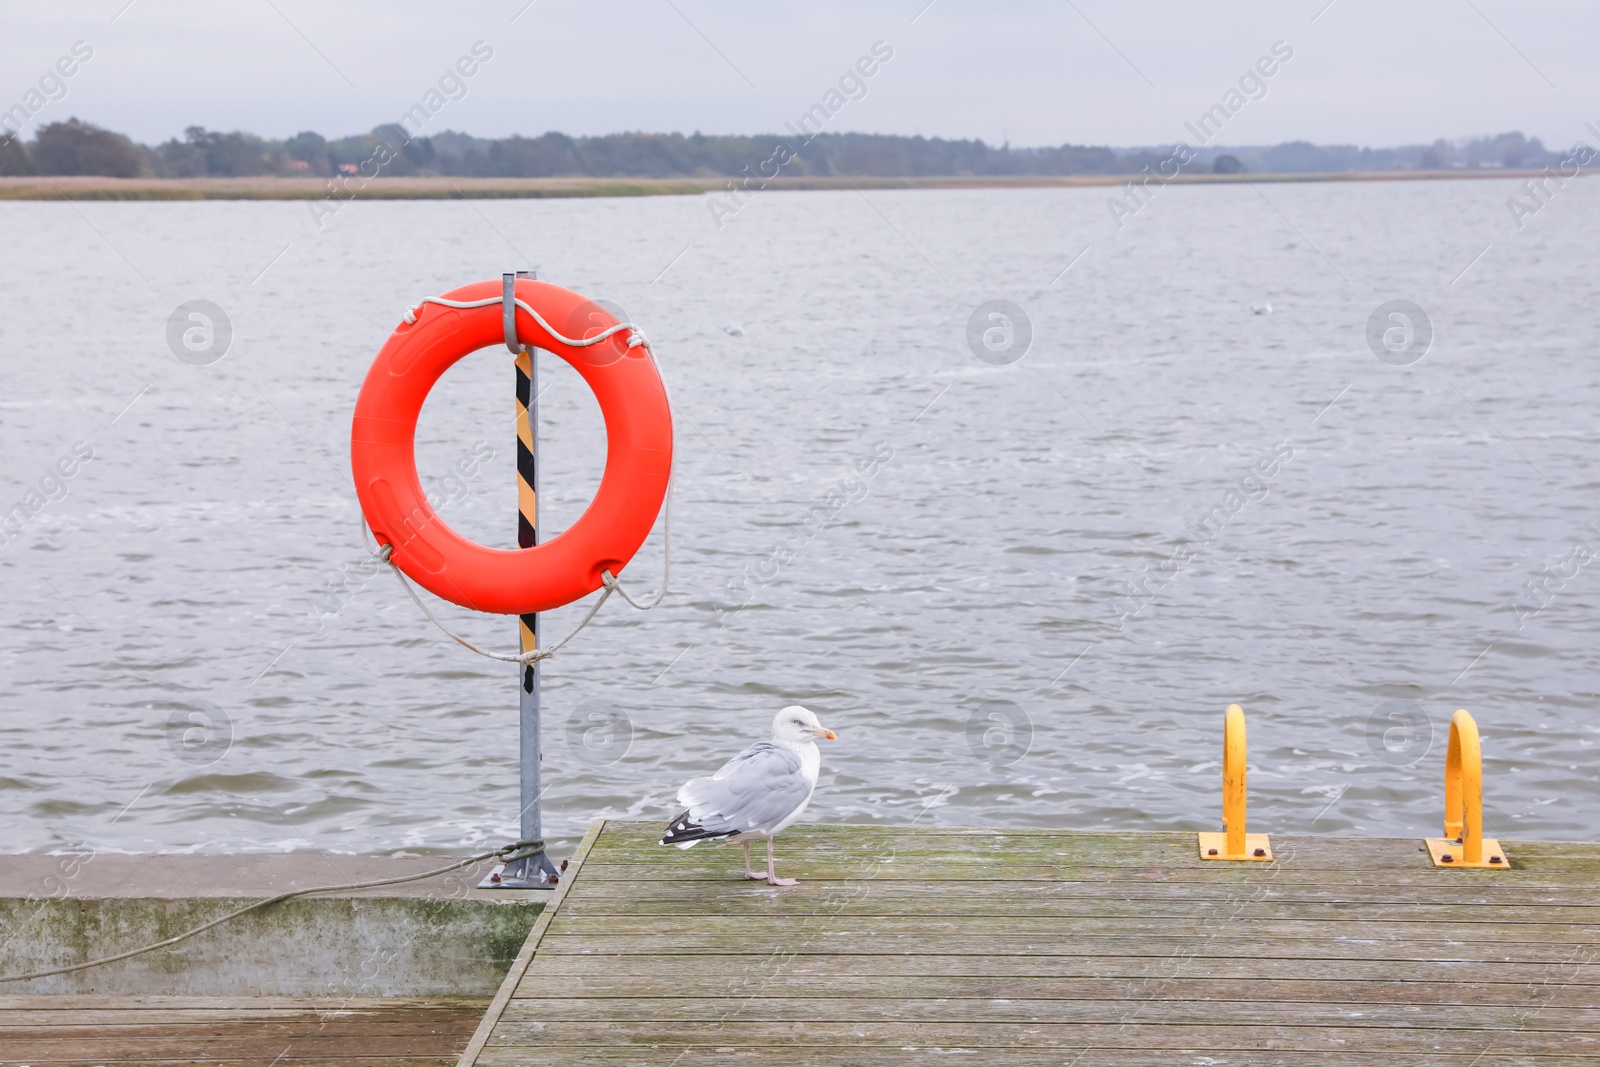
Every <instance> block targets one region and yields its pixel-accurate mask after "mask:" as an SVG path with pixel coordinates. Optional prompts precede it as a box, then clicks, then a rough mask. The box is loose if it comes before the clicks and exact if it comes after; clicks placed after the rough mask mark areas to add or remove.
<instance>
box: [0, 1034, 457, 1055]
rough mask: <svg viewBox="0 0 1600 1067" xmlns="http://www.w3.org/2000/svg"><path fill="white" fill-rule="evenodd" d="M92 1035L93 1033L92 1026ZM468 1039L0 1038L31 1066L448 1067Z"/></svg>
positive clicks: (7, 1049) (343, 1036)
mask: <svg viewBox="0 0 1600 1067" xmlns="http://www.w3.org/2000/svg"><path fill="white" fill-rule="evenodd" d="M85 1030H86V1031H91V1030H92V1028H89V1027H86V1028H85ZM464 1036H465V1035H464V1034H459V1033H442V1034H405V1035H402V1036H397V1037H386V1036H384V1035H382V1034H326V1033H319V1032H317V1030H316V1028H315V1026H312V1027H300V1028H297V1029H289V1030H284V1031H278V1030H273V1029H263V1028H258V1027H253V1026H248V1025H237V1026H226V1027H214V1028H203V1027H202V1028H196V1030H195V1032H193V1033H186V1032H184V1028H182V1027H176V1028H168V1029H167V1030H166V1032H165V1033H162V1034H159V1035H150V1036H146V1037H139V1038H130V1037H125V1036H124V1035H122V1034H114V1035H98V1034H94V1033H92V1032H85V1033H83V1034H81V1035H80V1036H79V1037H77V1038H71V1039H68V1038H59V1037H58V1038H48V1039H39V1038H32V1037H12V1036H10V1035H6V1036H5V1037H4V1038H3V1039H0V1042H3V1043H0V1048H3V1049H4V1050H5V1055H6V1056H8V1057H10V1058H12V1059H16V1060H20V1061H22V1062H23V1063H26V1064H36V1063H39V1062H43V1063H49V1062H51V1061H52V1060H57V1059H79V1060H89V1059H92V1060H99V1061H101V1062H102V1063H104V1062H105V1061H107V1060H121V1059H122V1058H124V1057H134V1058H138V1059H147V1060H163V1059H165V1060H177V1061H180V1062H192V1063H203V1062H205V1061H207V1060H210V1061H212V1062H215V1061H217V1060H221V1059H228V1058H232V1057H239V1056H260V1055H263V1054H268V1055H273V1054H277V1053H279V1052H283V1051H285V1050H286V1049H293V1050H295V1051H297V1052H298V1053H299V1054H300V1055H302V1056H316V1057H321V1058H322V1059H323V1060H325V1061H335V1060H338V1059H342V1058H344V1057H347V1056H366V1057H383V1056H431V1057H434V1058H435V1059H436V1060H437V1061H438V1062H439V1063H441V1064H448V1063H449V1062H450V1061H451V1060H452V1059H454V1058H455V1056H456V1053H457V1052H458V1051H459V1050H460V1049H461V1046H462V1045H463V1044H464V1040H463V1038H464Z"/></svg>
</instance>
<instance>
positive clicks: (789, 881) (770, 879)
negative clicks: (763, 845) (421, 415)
mask: <svg viewBox="0 0 1600 1067" xmlns="http://www.w3.org/2000/svg"><path fill="white" fill-rule="evenodd" d="M757 877H760V876H759V875H758V876H757ZM767 884H768V885H799V884H800V879H798V878H779V877H778V872H777V871H775V870H773V869H772V838H770V837H769V838H767Z"/></svg>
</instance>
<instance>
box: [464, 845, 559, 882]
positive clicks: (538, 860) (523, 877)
mask: <svg viewBox="0 0 1600 1067" xmlns="http://www.w3.org/2000/svg"><path fill="white" fill-rule="evenodd" d="M566 869H567V861H566V860H562V861H561V870H562V871H565V870H566ZM560 882H561V874H560V872H558V871H557V870H556V868H555V866H554V865H553V864H552V863H551V862H550V857H549V856H548V855H546V854H545V853H543V852H537V853H535V854H533V855H531V856H524V857H522V858H521V859H514V860H512V861H511V862H510V863H499V864H496V865H495V866H494V867H493V868H491V869H490V871H489V874H488V875H487V876H486V877H485V878H484V879H483V881H481V882H479V883H478V888H479V889H554V888H556V886H557V885H558V884H559V883H560Z"/></svg>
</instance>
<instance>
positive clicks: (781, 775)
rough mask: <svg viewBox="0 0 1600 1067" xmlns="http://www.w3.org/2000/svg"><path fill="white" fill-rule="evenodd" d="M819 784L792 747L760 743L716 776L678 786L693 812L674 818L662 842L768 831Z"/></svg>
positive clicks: (690, 841)
mask: <svg viewBox="0 0 1600 1067" xmlns="http://www.w3.org/2000/svg"><path fill="white" fill-rule="evenodd" d="M815 786H816V783H815V782H813V781H811V780H810V779H809V778H807V777H806V775H805V772H804V771H803V770H802V769H801V766H800V757H799V756H798V755H796V754H795V752H794V750H793V749H791V748H789V746H787V745H780V744H776V743H774V742H772V741H760V742H757V743H756V744H754V745H751V746H750V747H749V748H747V749H745V750H744V751H743V752H741V753H739V754H738V755H737V756H735V757H733V759H731V760H729V761H728V762H727V763H725V764H723V766H722V769H721V770H719V771H718V772H717V773H716V774H713V775H710V776H708V777H705V778H691V779H689V781H688V782H686V783H685V784H684V786H683V788H682V789H680V790H678V802H679V803H681V804H683V805H685V806H686V807H687V809H688V810H687V811H685V812H684V813H683V814H682V815H680V816H678V817H677V818H676V819H673V820H672V822H671V823H670V824H669V825H668V827H667V832H666V834H665V836H663V837H662V839H661V843H662V844H664V845H680V846H687V845H690V844H693V843H694V842H696V841H703V840H706V839H708V838H712V839H714V838H721V837H731V836H733V835H734V834H745V833H762V832H765V831H767V830H769V829H771V828H772V827H774V826H777V825H778V824H779V823H781V822H783V821H784V819H786V818H788V817H789V816H790V815H792V814H794V812H795V811H796V810H797V809H799V808H800V806H801V805H803V804H804V803H805V802H806V801H808V800H810V799H811V790H812V789H813V788H814V787H815Z"/></svg>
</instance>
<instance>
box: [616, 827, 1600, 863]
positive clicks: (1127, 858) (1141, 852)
mask: <svg viewBox="0 0 1600 1067" xmlns="http://www.w3.org/2000/svg"><path fill="white" fill-rule="evenodd" d="M612 826H613V828H614V829H615V833H614V834H612V835H608V837H607V838H606V840H604V841H602V842H600V843H599V845H598V846H597V847H596V848H595V849H594V850H593V853H592V859H593V861H594V862H595V863H597V864H602V865H603V864H610V863H619V862H626V863H638V864H667V865H670V864H673V863H676V862H681V859H680V857H683V856H685V855H687V854H688V853H687V852H686V851H685V850H681V849H674V848H666V847H663V846H662V845H660V843H659V840H660V832H661V826H660V824H656V823H623V822H616V821H613V822H612ZM1268 829H1270V828H1268ZM1438 833H1439V830H1438V828H1436V827H1433V826H1429V827H1425V828H1421V829H1420V830H1419V832H1418V834H1417V836H1416V837H1415V838H1349V837H1306V836H1301V835H1277V834H1274V835H1273V838H1272V839H1273V853H1274V855H1275V857H1276V862H1275V863H1274V864H1271V865H1267V864H1263V865H1261V866H1262V867H1269V866H1276V867H1283V868H1287V867H1294V868H1303V869H1304V868H1316V869H1320V870H1341V869H1350V870H1357V871H1371V870H1373V869H1375V868H1385V867H1390V866H1392V867H1395V868H1397V869H1401V870H1406V869H1422V868H1424V867H1426V868H1428V869H1432V868H1431V864H1429V863H1428V861H1427V859H1426V857H1425V856H1424V857H1423V858H1422V859H1421V862H1420V863H1419V861H1418V855H1417V849H1418V847H1419V846H1420V845H1421V843H1422V838H1423V837H1425V836H1429V835H1435V836H1436V835H1437V834H1438ZM778 843H779V849H780V851H782V852H785V853H787V854H789V855H791V856H804V857H807V858H835V859H854V860H857V861H863V862H868V863H873V864H882V865H890V864H895V863H902V864H904V863H912V862H915V863H916V864H917V865H918V866H928V865H932V864H940V863H960V862H968V863H978V864H986V865H995V864H1003V863H1010V862H1016V861H1022V860H1035V861H1040V862H1045V863H1049V862H1053V861H1055V860H1060V859H1071V860H1074V861H1076V862H1079V863H1083V862H1087V861H1090V860H1093V862H1094V864H1095V865H1097V866H1105V867H1140V866H1147V865H1150V864H1164V865H1170V866H1181V867H1191V868H1195V869H1203V868H1207V867H1211V868H1215V867H1217V866H1218V865H1217V864H1214V863H1212V864H1207V863H1206V861H1204V860H1202V859H1201V858H1200V855H1199V852H1198V848H1197V846H1196V842H1195V836H1194V834H1193V833H1188V832H1159V833H1097V832H1089V831H1057V830H1049V831H1044V830H1041V831H1018V830H1003V831H994V830H942V829H941V830H932V829H927V830H925V829H921V828H916V827H865V826H830V827H820V828H819V827H811V826H802V827H795V828H792V829H790V830H789V831H786V832H785V833H784V834H783V835H782V836H781V837H779V838H778ZM1501 844H1502V845H1504V846H1505V848H1506V850H1507V853H1508V854H1509V855H1510V857H1511V862H1512V868H1513V870H1520V871H1530V872H1532V871H1540V870H1554V871H1563V872H1576V871H1588V872H1591V873H1593V872H1596V871H1600V844H1590V843H1578V842H1553V841H1518V840H1514V839H1506V838H1503V839H1502V840H1501ZM734 847H736V846H735V845H734V844H731V843H730V844H727V845H724V846H723V850H725V851H731V850H732V849H733V848H734ZM693 851H694V852H700V851H702V849H699V848H697V849H695V850H693ZM1438 873H1439V874H1440V875H1441V876H1444V875H1452V876H1460V875H1463V874H1468V875H1470V873H1473V872H1458V871H1439V872H1438ZM1488 873H1489V876H1493V875H1496V874H1504V873H1506V872H1488Z"/></svg>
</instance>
